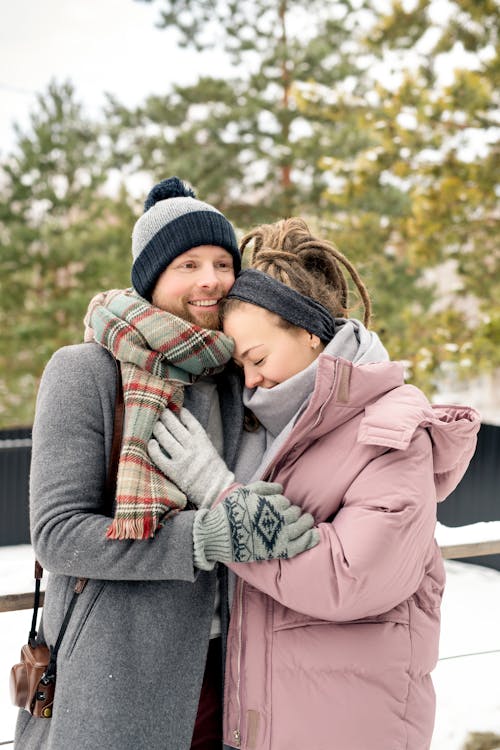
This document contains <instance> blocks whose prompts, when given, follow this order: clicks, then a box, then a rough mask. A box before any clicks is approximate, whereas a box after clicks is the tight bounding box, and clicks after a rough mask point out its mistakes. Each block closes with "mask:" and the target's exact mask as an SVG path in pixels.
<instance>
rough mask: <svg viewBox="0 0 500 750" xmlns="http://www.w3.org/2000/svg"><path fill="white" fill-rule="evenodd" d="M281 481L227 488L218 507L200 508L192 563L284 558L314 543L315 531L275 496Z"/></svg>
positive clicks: (204, 565)
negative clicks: (226, 492) (227, 493)
mask: <svg viewBox="0 0 500 750" xmlns="http://www.w3.org/2000/svg"><path fill="white" fill-rule="evenodd" d="M282 490H283V488H282V486H281V485H280V484H273V483H270V482H254V483H253V484H248V485H247V486H246V487H239V488H238V489H237V490H234V492H231V493H230V494H229V495H228V496H227V497H226V498H225V499H224V500H223V501H222V502H221V503H220V504H219V505H217V507H216V508H212V509H211V510H210V509H208V508H202V509H201V510H199V511H198V512H197V513H196V515H195V519H194V524H193V543H194V564H195V566H196V567H197V568H200V570H212V568H213V567H214V565H215V563H216V562H225V563H227V562H254V561H256V560H274V559H276V558H283V559H287V558H290V557H295V555H298V554H300V553H301V552H305V550H308V549H311V547H315V546H316V544H318V542H319V532H318V531H317V530H316V529H313V528H312V527H313V525H314V519H313V517H312V516H311V514H310V513H302V510H301V509H300V508H299V507H298V506H297V505H292V504H291V503H290V501H289V500H287V498H286V497H284V496H283V495H281V494H279V493H280V492H282Z"/></svg>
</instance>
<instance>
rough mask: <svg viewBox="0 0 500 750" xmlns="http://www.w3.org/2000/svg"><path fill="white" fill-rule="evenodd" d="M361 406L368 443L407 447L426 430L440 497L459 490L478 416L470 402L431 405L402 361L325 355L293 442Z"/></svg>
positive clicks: (330, 426) (313, 434)
mask: <svg viewBox="0 0 500 750" xmlns="http://www.w3.org/2000/svg"><path fill="white" fill-rule="evenodd" d="M362 411H363V412H364V414H363V417H362V419H361V422H360V426H359V431H358V440H359V442H361V443H364V444H366V445H380V446H385V447H387V448H393V449H395V450H406V449H407V448H408V446H409V445H410V442H411V440H412V437H413V435H414V433H415V431H416V430H417V428H419V427H423V428H425V429H427V431H428V433H429V435H430V438H431V441H432V448H433V459H434V479H435V485H436V495H437V500H438V502H440V501H442V500H444V499H445V498H446V497H447V496H448V495H449V494H450V492H452V491H453V490H454V489H455V487H456V486H457V485H458V483H459V482H460V480H461V479H462V477H463V475H464V473H465V471H466V469H467V466H468V464H469V462H470V460H471V458H472V456H473V454H474V451H475V448H476V442H477V433H478V431H479V428H480V426H481V420H480V415H479V413H478V412H477V411H476V410H475V409H472V408H470V407H466V406H457V405H438V404H436V405H434V404H431V403H430V402H429V401H428V399H427V397H426V396H425V395H424V394H423V393H422V391H420V390H419V389H418V388H416V387H415V386H412V385H408V384H405V383H404V366H403V364H402V363H401V362H377V363H374V364H366V365H364V364H353V363H352V362H348V361H346V360H344V359H341V358H335V357H330V356H328V355H323V356H322V357H321V358H320V359H319V362H318V372H317V377H316V387H315V390H314V393H313V396H312V398H311V401H310V403H309V406H308V408H307V409H306V411H305V412H304V414H303V415H302V417H301V418H300V419H299V421H298V423H297V425H296V430H297V432H295V435H296V437H298V440H297V439H296V440H295V441H294V442H295V443H297V442H300V440H301V438H302V439H306V440H311V439H312V438H313V437H314V438H317V437H320V436H321V435H323V434H325V433H326V432H328V431H330V430H332V429H335V428H336V427H338V426H339V425H340V424H343V423H344V422H345V421H347V420H348V419H351V418H352V417H354V416H356V415H357V414H359V413H360V412H362ZM298 433H300V436H299V434H298Z"/></svg>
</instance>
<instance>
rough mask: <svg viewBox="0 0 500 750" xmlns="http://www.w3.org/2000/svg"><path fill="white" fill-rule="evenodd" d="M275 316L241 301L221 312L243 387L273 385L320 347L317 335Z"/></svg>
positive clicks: (309, 359) (308, 360)
mask: <svg viewBox="0 0 500 750" xmlns="http://www.w3.org/2000/svg"><path fill="white" fill-rule="evenodd" d="M278 321H279V319H278V316H277V315H274V314H273V313H270V312H269V311H268V310H265V309H264V308H262V307H257V306H256V305H251V304H249V303H247V302H242V303H241V304H239V305H238V306H237V307H234V308H232V309H230V310H229V311H228V312H227V313H226V314H225V315H224V321H223V329H224V333H226V334H227V335H228V336H231V337H232V338H233V339H234V341H235V349H234V354H233V359H234V361H235V362H236V364H237V365H239V366H240V367H242V368H243V370H244V372H245V385H246V386H247V388H255V387H257V386H259V387H260V388H273V387H274V386H275V385H278V383H283V381H285V380H288V378H291V377H292V375H296V374H297V373H298V372H301V371H302V370H305V368H306V367H307V366H308V365H310V364H311V362H313V361H314V360H315V359H316V357H317V356H318V354H320V352H321V351H322V350H323V348H324V347H323V345H322V344H321V342H320V340H319V338H318V336H315V335H314V334H312V333H308V331H305V330H304V329H303V328H281V327H280V326H279V325H278Z"/></svg>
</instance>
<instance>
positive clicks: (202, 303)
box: [189, 299, 220, 307]
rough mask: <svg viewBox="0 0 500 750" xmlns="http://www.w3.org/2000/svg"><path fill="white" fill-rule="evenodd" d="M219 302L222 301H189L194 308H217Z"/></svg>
mask: <svg viewBox="0 0 500 750" xmlns="http://www.w3.org/2000/svg"><path fill="white" fill-rule="evenodd" d="M219 302H220V299H193V300H190V301H189V304H190V305H194V307H215V306H216V305H218V304H219Z"/></svg>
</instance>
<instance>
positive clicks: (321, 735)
mask: <svg viewBox="0 0 500 750" xmlns="http://www.w3.org/2000/svg"><path fill="white" fill-rule="evenodd" d="M479 426H480V422H479V415H478V414H477V412H475V411H474V410H473V409H468V408H466V407H453V406H452V407H448V406H443V407H438V406H431V405H430V404H429V402H428V400H427V399H426V398H425V396H424V395H423V394H422V393H421V392H420V391H419V390H418V389H416V388H414V387H413V386H410V385H404V382H403V368H402V365H401V364H400V363H394V362H384V363H380V364H372V365H359V366H356V365H353V364H352V363H351V362H347V361H345V360H343V359H337V358H333V357H330V356H327V355H322V356H321V357H320V359H319V362H318V374H317V378H316V385H315V390H314V393H313V395H312V398H311V400H310V403H309V405H308V407H307V409H306V411H305V412H304V413H303V415H302V416H301V417H300V419H299V420H298V422H297V424H296V425H295V427H294V429H293V431H292V432H291V434H290V435H289V437H288V438H287V439H286V442H285V443H284V445H283V446H282V448H281V450H280V452H279V453H278V455H277V456H276V457H275V458H274V459H273V461H272V464H271V465H270V466H269V467H268V469H267V470H266V472H265V475H264V477H263V478H264V479H268V480H272V481H278V482H281V483H282V484H283V487H284V494H285V495H286V496H287V497H288V498H289V499H290V500H291V501H292V502H294V503H297V504H299V505H301V506H302V507H303V508H304V509H306V510H307V511H310V512H311V513H312V514H313V515H314V517H315V519H316V523H317V528H318V529H319V532H320V538H321V541H320V543H319V545H318V546H317V547H315V548H314V549H312V550H309V551H308V552H305V553H303V554H302V555H299V556H297V557H296V558H294V559H292V560H274V561H270V562H259V563H253V564H234V565H231V566H230V567H231V568H232V569H233V570H234V572H236V573H237V575H238V576H239V580H238V583H237V586H236V592H235V597H234V601H233V607H232V612H231V623H230V631H229V640H228V653H227V663H226V687H225V696H226V697H225V709H224V741H225V743H226V744H228V745H230V746H232V747H237V748H243V749H244V750H403V749H404V750H425V749H426V748H428V747H429V744H430V739H431V735H432V729H433V723H434V712H435V707H434V704H435V700H434V690H433V687H432V682H431V677H430V672H431V671H432V669H433V668H434V666H435V664H436V660H437V655H438V641H439V620H440V612H439V610H440V603H441V597H442V592H443V587H444V569H443V563H442V559H441V555H440V552H439V549H438V547H437V545H436V543H435V541H434V529H435V523H436V501H440V500H442V499H444V498H445V497H446V496H447V495H448V494H449V493H450V492H451V491H452V490H453V489H454V487H455V486H456V485H457V483H458V482H459V481H460V479H461V477H462V475H463V473H464V471H465V469H466V468H467V465H468V463H469V461H470V459H471V457H472V455H473V453H474V449H475V445H476V434H477V431H478V429H479Z"/></svg>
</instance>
